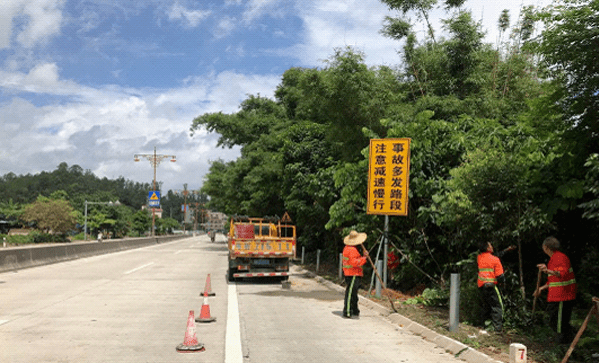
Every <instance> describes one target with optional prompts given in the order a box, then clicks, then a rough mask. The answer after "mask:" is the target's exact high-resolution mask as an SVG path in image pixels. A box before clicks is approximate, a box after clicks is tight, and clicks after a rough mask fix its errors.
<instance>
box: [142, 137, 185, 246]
mask: <svg viewBox="0 0 600 363" xmlns="http://www.w3.org/2000/svg"><path fill="white" fill-rule="evenodd" d="M141 158H144V159H146V160H149V161H150V165H152V167H153V168H154V179H152V190H153V191H155V190H156V167H157V166H158V165H160V162H161V161H162V160H163V159H168V158H170V159H171V161H172V162H175V161H176V160H175V158H176V156H175V155H156V146H155V147H154V153H153V154H135V155H133V161H136V162H137V161H140V159H141ZM154 223H155V209H154V207H152V231H151V234H152V236H154Z"/></svg>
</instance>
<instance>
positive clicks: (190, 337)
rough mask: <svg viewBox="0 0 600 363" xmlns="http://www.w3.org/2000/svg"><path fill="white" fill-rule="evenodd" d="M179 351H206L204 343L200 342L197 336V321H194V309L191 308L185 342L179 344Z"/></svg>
mask: <svg viewBox="0 0 600 363" xmlns="http://www.w3.org/2000/svg"><path fill="white" fill-rule="evenodd" d="M175 349H177V351H178V352H181V353H189V352H201V351H204V350H205V349H204V344H202V343H198V338H196V323H194V310H190V314H189V316H188V322H187V329H186V330H185V337H184V338H183V344H179V345H178V346H177V348H175Z"/></svg>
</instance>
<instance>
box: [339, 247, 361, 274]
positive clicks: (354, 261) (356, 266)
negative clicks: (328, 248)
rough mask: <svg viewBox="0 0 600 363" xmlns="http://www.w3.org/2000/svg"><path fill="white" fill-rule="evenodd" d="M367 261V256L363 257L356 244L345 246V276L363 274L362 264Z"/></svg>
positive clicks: (343, 265) (343, 260)
mask: <svg viewBox="0 0 600 363" xmlns="http://www.w3.org/2000/svg"><path fill="white" fill-rule="evenodd" d="M365 263H367V258H366V257H363V256H362V255H361V254H360V252H358V249H357V248H356V247H355V246H345V247H344V251H343V252H342V270H343V271H344V276H362V275H363V269H362V266H363V265H364V264H365Z"/></svg>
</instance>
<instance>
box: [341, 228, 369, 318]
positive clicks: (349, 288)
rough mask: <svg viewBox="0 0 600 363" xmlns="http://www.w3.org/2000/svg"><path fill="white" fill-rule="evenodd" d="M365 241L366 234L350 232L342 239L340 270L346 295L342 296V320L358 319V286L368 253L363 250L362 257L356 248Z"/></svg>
mask: <svg viewBox="0 0 600 363" xmlns="http://www.w3.org/2000/svg"><path fill="white" fill-rule="evenodd" d="M366 239H367V234H366V233H358V232H356V231H351V232H350V234H349V235H347V236H346V237H345V238H344V244H345V246H344V251H343V253H342V270H343V272H344V280H345V281H346V293H345V294H344V309H343V311H342V316H343V317H344V318H351V317H353V316H356V317H358V316H359V315H360V310H359V309H358V288H359V286H360V281H361V277H362V276H363V269H362V266H363V265H364V264H365V263H367V257H366V256H368V255H369V253H368V252H367V250H366V249H365V255H364V256H363V255H362V254H361V253H360V252H359V251H358V248H357V246H359V245H361V244H362V243H363V242H364V241H365V240H366Z"/></svg>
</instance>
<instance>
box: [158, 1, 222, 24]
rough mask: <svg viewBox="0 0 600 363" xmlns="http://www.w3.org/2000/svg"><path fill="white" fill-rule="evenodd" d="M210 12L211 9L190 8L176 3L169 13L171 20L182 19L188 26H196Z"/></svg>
mask: <svg viewBox="0 0 600 363" xmlns="http://www.w3.org/2000/svg"><path fill="white" fill-rule="evenodd" d="M210 14H211V11H209V10H189V9H187V8H185V7H183V6H181V5H180V4H179V3H174V4H173V6H172V7H171V9H170V10H169V12H168V14H167V15H168V16H169V20H174V19H177V20H182V21H183V22H184V24H185V26H186V27H189V28H195V27H197V26H198V25H199V24H200V22H201V21H202V20H204V19H206V18H207V17H208V16H209V15H210Z"/></svg>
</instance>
